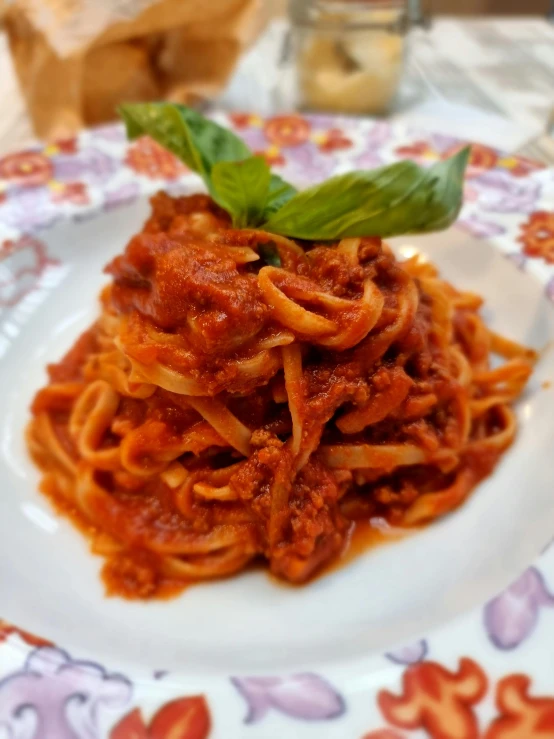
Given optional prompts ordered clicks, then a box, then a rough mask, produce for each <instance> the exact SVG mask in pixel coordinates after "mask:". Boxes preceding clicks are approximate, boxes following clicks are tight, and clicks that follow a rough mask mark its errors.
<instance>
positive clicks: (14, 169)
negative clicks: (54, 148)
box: [0, 151, 53, 187]
mask: <svg viewBox="0 0 554 739" xmlns="http://www.w3.org/2000/svg"><path fill="white" fill-rule="evenodd" d="M52 172H53V168H52V162H51V161H50V159H48V157H46V156H44V154H41V153H40V152H38V151H22V152H18V153H17V154H8V156H6V157H2V159H0V179H4V180H9V181H10V182H14V183H15V184H17V185H25V186H27V187H36V186H37V185H44V184H45V183H46V182H48V180H50V179H52Z"/></svg>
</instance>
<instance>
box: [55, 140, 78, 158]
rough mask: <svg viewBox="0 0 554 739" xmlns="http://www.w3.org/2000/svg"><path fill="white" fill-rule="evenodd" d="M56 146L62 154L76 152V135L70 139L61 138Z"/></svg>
mask: <svg viewBox="0 0 554 739" xmlns="http://www.w3.org/2000/svg"><path fill="white" fill-rule="evenodd" d="M56 146H57V147H58V150H59V151H60V152H61V153H62V154H75V152H76V151H77V139H76V138H75V136H73V137H72V138H69V139H59V140H58V141H56Z"/></svg>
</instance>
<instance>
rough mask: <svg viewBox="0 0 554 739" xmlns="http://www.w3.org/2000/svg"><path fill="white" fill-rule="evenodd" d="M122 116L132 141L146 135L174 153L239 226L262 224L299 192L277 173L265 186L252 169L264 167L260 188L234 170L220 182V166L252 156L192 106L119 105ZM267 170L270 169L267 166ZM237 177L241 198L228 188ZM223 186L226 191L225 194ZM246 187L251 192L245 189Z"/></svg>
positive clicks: (244, 175) (223, 175)
mask: <svg viewBox="0 0 554 739" xmlns="http://www.w3.org/2000/svg"><path fill="white" fill-rule="evenodd" d="M119 113H120V115H121V117H122V118H123V120H124V121H125V126H126V129H127V136H128V137H129V139H136V138H137V137H139V136H143V135H145V134H147V135H148V136H151V137H152V138H153V139H154V140H155V141H157V142H158V144H161V146H163V147H164V148H166V149H167V150H168V151H171V152H172V153H173V154H175V156H176V157H178V158H179V159H180V160H181V161H183V162H184V163H185V164H186V165H187V166H188V167H189V168H190V169H192V170H193V171H194V172H197V173H198V174H199V175H200V176H201V177H202V179H203V180H204V182H205V183H206V186H207V188H208V190H209V192H210V195H211V196H212V197H213V198H214V200H215V201H216V202H217V203H219V205H221V206H222V207H223V208H225V209H226V210H228V211H229V213H230V214H231V216H232V217H233V223H234V224H235V225H236V224H238V223H240V224H241V226H242V227H245V226H259V225H260V223H261V222H262V221H263V220H266V219H267V218H269V217H270V216H271V215H272V214H273V213H275V212H276V211H277V210H278V209H279V208H281V207H282V206H283V205H284V204H285V203H286V202H288V201H289V200H290V199H291V198H292V197H293V196H294V195H295V194H296V189H295V188H294V187H293V186H292V185H289V184H288V182H285V181H284V180H283V179H281V177H279V176H278V175H275V174H272V175H270V179H269V184H268V186H266V184H265V180H266V175H265V170H264V172H263V174H262V169H261V167H260V165H249V166H252V167H255V166H257V167H259V174H260V176H261V177H262V181H260V182H259V183H258V184H257V185H256V186H254V183H253V182H252V183H250V184H248V186H247V185H246V182H245V177H247V172H246V171H243V172H242V174H240V175H239V174H237V175H233V173H232V172H231V170H230V168H227V169H226V170H223V172H222V170H220V171H219V175H218V181H217V184H216V183H215V182H214V176H213V170H214V167H215V166H216V165H218V164H220V163H223V162H242V161H243V160H247V159H250V158H251V157H252V152H251V151H250V149H249V148H248V146H247V145H246V144H245V143H244V142H243V141H242V139H240V138H239V137H238V136H235V134H234V133H232V132H231V131H229V130H228V129H226V128H223V127H222V126H219V125H218V124H217V123H214V122H213V121H210V120H208V119H207V118H205V117H204V116H203V115H201V114H200V113H197V112H196V111H195V110H192V108H187V107H186V106H185V105H177V104H175V103H127V104H125V105H121V106H120V108H119ZM266 167H267V168H268V171H269V167H268V165H266ZM252 171H254V170H252ZM232 178H234V179H235V180H236V182H235V185H236V186H237V187H239V188H240V190H241V192H242V196H240V195H239V194H238V193H237V194H235V196H234V197H233V196H232V195H231V188H230V186H229V185H230V183H231V179H232ZM223 180H224V181H225V183H227V184H224V183H223ZM239 180H240V181H241V184H240V185H239V184H238V181H239ZM220 187H223V188H224V189H225V192H220V191H219V188H220ZM245 187H248V189H247V190H245ZM262 195H263V196H264V201H263V203H262ZM249 198H252V202H248V199H249ZM262 214H263V215H262Z"/></svg>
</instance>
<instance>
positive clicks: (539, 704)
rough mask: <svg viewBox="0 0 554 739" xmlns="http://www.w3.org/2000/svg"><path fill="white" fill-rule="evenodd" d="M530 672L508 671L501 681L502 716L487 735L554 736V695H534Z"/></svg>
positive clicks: (516, 738) (514, 738)
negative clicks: (543, 696) (530, 689)
mask: <svg viewBox="0 0 554 739" xmlns="http://www.w3.org/2000/svg"><path fill="white" fill-rule="evenodd" d="M530 684H531V681H530V680H529V678H528V677H527V675H508V677H505V678H504V679H503V680H501V681H500V682H499V683H498V687H497V689H496V706H497V708H498V710H499V711H500V714H501V715H500V716H499V717H498V718H496V719H495V720H494V721H493V722H492V724H491V725H490V726H489V729H488V731H487V732H486V734H484V739H523V737H525V739H551V737H553V736H554V698H531V697H530V696H529V686H530Z"/></svg>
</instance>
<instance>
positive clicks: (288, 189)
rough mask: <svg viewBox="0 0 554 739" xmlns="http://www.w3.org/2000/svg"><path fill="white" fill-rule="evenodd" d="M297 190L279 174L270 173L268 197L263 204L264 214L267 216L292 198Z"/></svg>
mask: <svg viewBox="0 0 554 739" xmlns="http://www.w3.org/2000/svg"><path fill="white" fill-rule="evenodd" d="M297 192H298V190H297V189H296V188H295V187H293V186H292V185H289V183H288V182H285V180H283V179H281V177H279V175H276V174H272V175H271V181H270V183H269V197H268V200H267V204H266V206H265V212H264V216H265V218H269V217H270V216H271V215H273V213H276V212H277V211H278V210H279V209H280V208H282V207H283V205H285V203H288V201H289V200H290V199H291V198H293V197H294V196H295V195H296V193H297Z"/></svg>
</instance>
